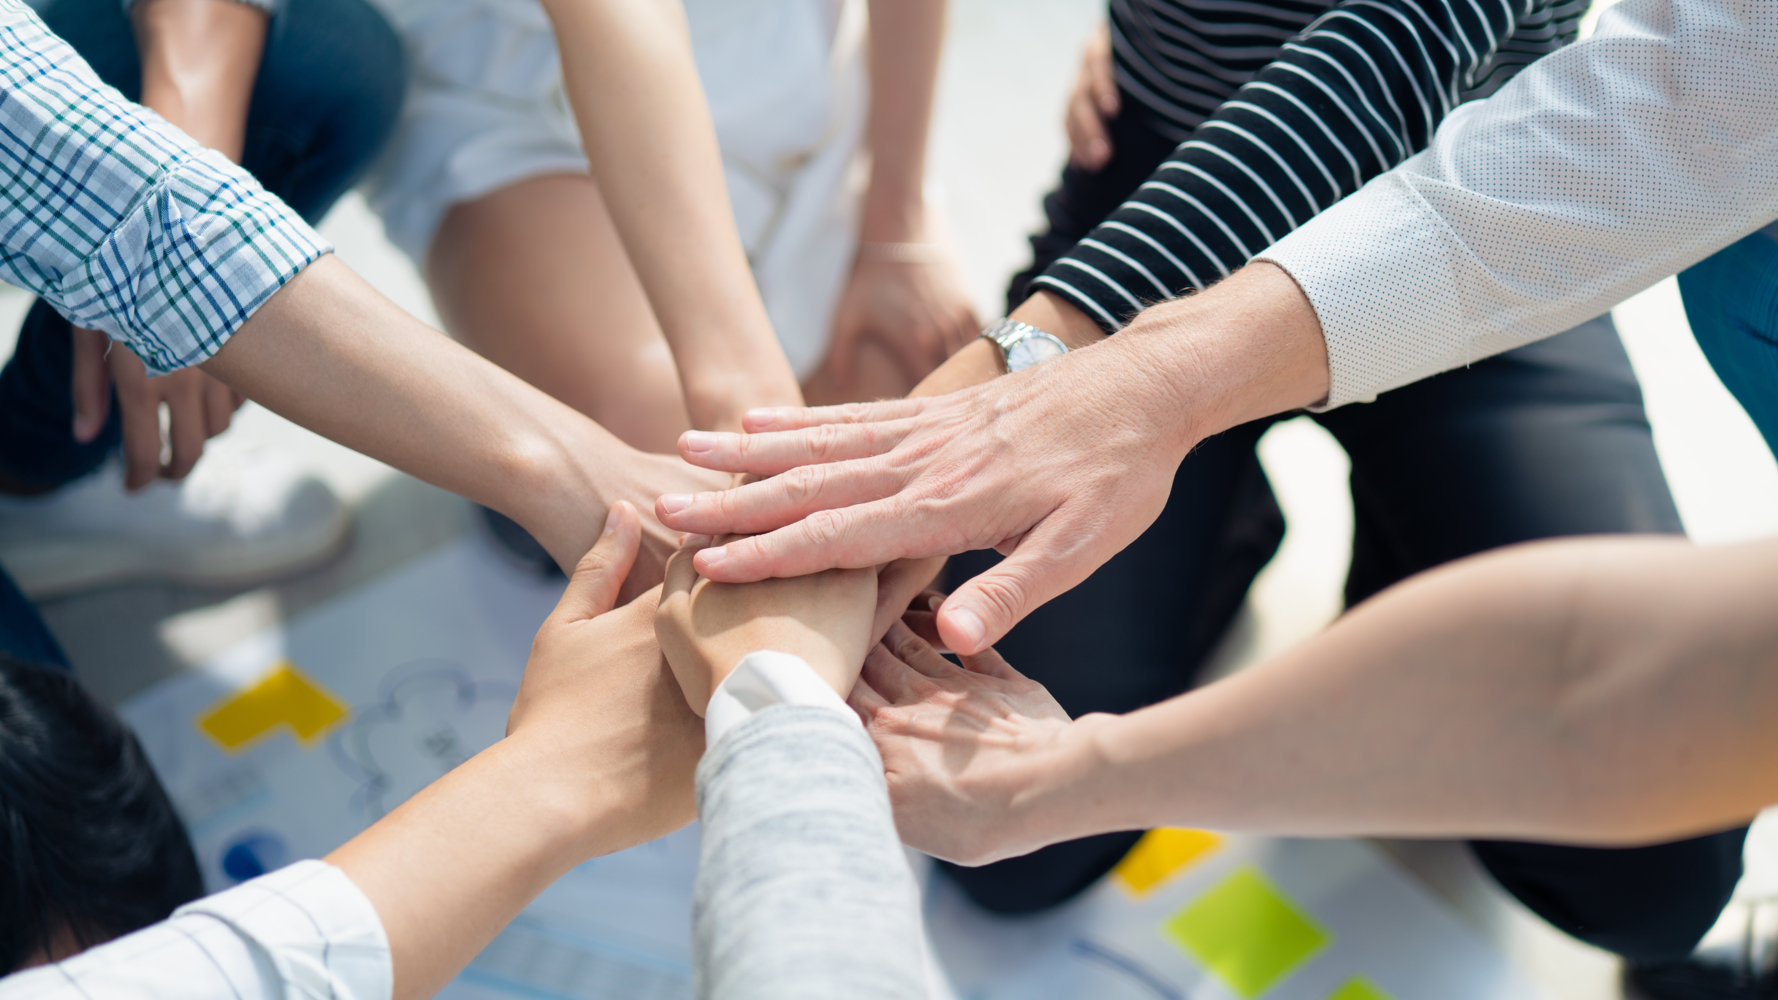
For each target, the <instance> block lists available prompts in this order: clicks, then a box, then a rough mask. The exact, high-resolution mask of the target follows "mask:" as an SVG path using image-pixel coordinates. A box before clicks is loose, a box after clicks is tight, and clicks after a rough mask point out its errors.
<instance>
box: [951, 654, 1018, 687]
mask: <svg viewBox="0 0 1778 1000" xmlns="http://www.w3.org/2000/svg"><path fill="white" fill-rule="evenodd" d="M958 659H960V660H962V661H963V668H964V669H965V670H968V671H970V672H971V673H977V674H987V675H988V676H989V677H998V678H1000V679H1001V680H1003V681H1022V680H1025V679H1026V678H1025V675H1024V674H1021V673H1019V672H1018V671H1017V670H1014V669H1013V668H1012V664H1010V663H1007V662H1006V660H1005V659H1004V658H1002V657H1001V655H1000V653H999V652H998V651H997V650H995V649H994V648H993V647H992V646H990V647H988V648H987V649H984V650H982V651H981V652H979V653H976V654H975V655H973V656H962V657H958Z"/></svg>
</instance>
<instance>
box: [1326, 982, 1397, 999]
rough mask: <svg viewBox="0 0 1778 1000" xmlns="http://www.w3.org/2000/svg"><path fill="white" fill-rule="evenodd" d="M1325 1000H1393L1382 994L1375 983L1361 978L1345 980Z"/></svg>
mask: <svg viewBox="0 0 1778 1000" xmlns="http://www.w3.org/2000/svg"><path fill="white" fill-rule="evenodd" d="M1327 1000H1394V998H1393V997H1391V996H1390V995H1389V994H1387V993H1384V992H1383V991H1382V989H1380V988H1379V987H1378V986H1377V984H1376V983H1373V982H1371V981H1370V980H1368V979H1366V978H1364V977H1363V976H1353V977H1352V978H1351V979H1348V980H1346V982H1345V983H1344V984H1343V985H1341V986H1340V988H1339V989H1337V990H1334V991H1333V993H1332V994H1330V995H1329V996H1328V998H1327Z"/></svg>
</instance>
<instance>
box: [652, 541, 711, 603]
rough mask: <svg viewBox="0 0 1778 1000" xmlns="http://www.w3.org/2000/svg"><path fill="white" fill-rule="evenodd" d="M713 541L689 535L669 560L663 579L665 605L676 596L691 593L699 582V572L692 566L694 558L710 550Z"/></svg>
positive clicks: (662, 589) (662, 598)
mask: <svg viewBox="0 0 1778 1000" xmlns="http://www.w3.org/2000/svg"><path fill="white" fill-rule="evenodd" d="M712 541H714V539H712V538H711V537H710V536H709V535H688V536H687V537H686V538H685V540H684V541H682V542H680V543H679V550H678V551H677V552H674V553H673V554H672V555H671V556H669V557H668V558H667V572H666V574H665V575H664V577H663V578H662V579H661V603H662V604H663V605H664V604H666V603H667V601H668V600H670V599H672V598H673V597H674V596H675V595H679V594H690V593H691V588H692V587H693V586H695V585H696V584H697V582H698V570H697V567H696V566H693V565H692V561H691V560H692V556H694V555H696V554H697V553H698V552H699V550H701V549H705V548H708V547H709V546H710V543H711V542H712Z"/></svg>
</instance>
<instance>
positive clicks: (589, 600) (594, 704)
mask: <svg viewBox="0 0 1778 1000" xmlns="http://www.w3.org/2000/svg"><path fill="white" fill-rule="evenodd" d="M641 530H642V525H641V519H640V518H639V517H638V516H637V513H636V510H635V508H634V507H632V506H631V505H630V504H628V503H626V502H623V501H619V502H618V503H616V504H614V505H613V506H612V508H611V513H610V514H609V515H607V517H606V522H605V532H604V534H602V535H600V536H599V539H598V541H597V542H596V543H595V544H594V545H593V547H592V549H591V551H589V552H588V553H587V554H586V555H585V557H583V558H582V559H581V560H580V563H579V565H577V566H576V567H575V570H574V575H573V577H572V578H571V579H570V580H569V581H568V589H567V590H566V591H565V592H564V593H563V594H562V599H561V601H560V602H558V603H557V604H556V609H555V611H553V612H551V614H550V616H549V618H548V619H546V620H545V621H544V623H543V627H542V628H540V629H538V631H537V638H536V640H535V641H533V642H532V644H531V657H530V661H529V662H528V663H527V664H526V666H525V678H524V681H523V682H522V683H521V684H520V685H519V693H518V697H517V699H515V700H514V702H513V706H512V714H511V715H510V716H509V717H508V718H507V724H506V732H507V736H508V738H509V739H511V740H514V741H518V742H522V743H529V744H530V745H533V746H538V747H543V748H547V754H548V758H549V759H550V760H552V761H555V762H558V763H560V764H561V765H562V766H564V767H566V768H567V769H569V773H568V775H567V781H566V786H567V787H569V788H571V789H579V790H582V791H583V793H585V794H591V795H594V796H596V797H597V799H598V802H599V803H600V805H596V806H595V807H594V808H593V812H592V814H594V815H600V816H602V817H603V819H602V821H601V823H600V824H599V825H598V828H597V829H589V830H588V831H587V836H588V838H589V842H588V844H587V845H586V851H585V854H586V856H587V857H591V856H594V855H597V854H607V853H610V852H612V851H617V850H622V849H624V848H626V847H630V846H632V845H634V844H640V843H644V842H646V841H650V840H654V839H655V838H657V837H663V836H665V835H667V834H668V833H671V832H673V831H674V830H677V829H679V828H680V827H682V826H684V825H685V824H687V823H689V822H691V820H692V819H693V818H695V817H696V815H697V807H696V805H695V804H694V802H693V799H692V773H693V771H694V770H695V769H696V767H697V763H698V758H699V757H700V756H702V754H703V749H704V727H703V724H702V723H701V722H699V720H698V717H697V716H695V715H693V714H692V712H691V710H690V709H689V708H687V707H686V703H685V697H684V696H683V695H681V694H680V691H679V685H678V683H677V682H676V681H675V680H674V679H673V675H672V673H671V671H670V670H669V669H668V667H667V664H666V662H665V661H664V660H663V659H662V657H661V653H660V649H659V647H658V646H657V645H656V643H655V634H654V619H655V608H656V604H657V602H658V601H659V600H660V592H659V590H658V589H656V590H653V591H651V592H649V593H647V594H644V595H642V596H641V597H639V598H637V599H636V600H634V601H631V602H630V603H629V604H627V605H623V606H621V607H616V609H615V610H613V607H614V605H615V603H616V601H617V599H618V593H619V589H620V586H621V585H622V583H623V582H624V580H625V578H626V576H629V575H630V570H631V566H632V564H633V563H634V562H635V560H636V557H637V550H638V544H639V542H640V540H641Z"/></svg>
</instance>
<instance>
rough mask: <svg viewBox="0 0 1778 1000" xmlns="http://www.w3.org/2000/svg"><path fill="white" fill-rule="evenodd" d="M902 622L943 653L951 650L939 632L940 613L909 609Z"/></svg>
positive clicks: (902, 617)
mask: <svg viewBox="0 0 1778 1000" xmlns="http://www.w3.org/2000/svg"><path fill="white" fill-rule="evenodd" d="M901 623H902V624H903V625H906V626H907V627H908V630H909V631H911V632H913V633H914V634H915V635H917V636H919V637H920V638H922V639H924V640H926V643H927V645H929V646H931V647H932V648H933V649H936V650H938V651H939V652H941V653H948V652H950V650H949V648H947V647H946V646H945V641H944V639H943V638H942V637H941V636H940V635H939V634H938V613H937V612H934V611H909V612H908V613H907V614H905V615H902V616H901Z"/></svg>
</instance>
